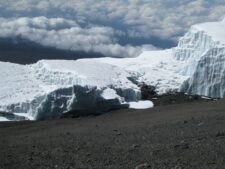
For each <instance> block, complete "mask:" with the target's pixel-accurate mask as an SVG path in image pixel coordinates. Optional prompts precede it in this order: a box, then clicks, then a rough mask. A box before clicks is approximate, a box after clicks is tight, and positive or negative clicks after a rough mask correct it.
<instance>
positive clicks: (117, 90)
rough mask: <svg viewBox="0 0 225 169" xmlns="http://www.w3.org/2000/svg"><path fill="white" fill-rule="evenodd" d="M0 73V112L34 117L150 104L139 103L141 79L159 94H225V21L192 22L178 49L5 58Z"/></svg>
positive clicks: (220, 95) (147, 104)
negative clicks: (26, 60) (23, 61)
mask: <svg viewBox="0 0 225 169" xmlns="http://www.w3.org/2000/svg"><path fill="white" fill-rule="evenodd" d="M0 77H1V81H0V88H1V90H0V112H6V113H9V114H10V113H14V114H16V115H17V116H18V115H21V116H24V117H26V118H28V119H34V120H40V119H47V118H52V117H55V116H60V115H62V114H63V113H65V112H68V111H78V112H82V113H90V112H94V113H96V112H97V113H98V112H104V111H109V110H112V109H118V108H123V107H127V108H128V107H131V108H133V107H134V106H136V107H139V108H141V107H142V108H143V105H144V107H145V108H147V107H151V106H152V103H151V102H147V103H143V102H140V104H139V105H138V102H137V101H140V99H141V92H140V88H139V84H142V83H145V84H147V85H153V86H155V87H156V89H157V91H158V93H159V94H162V93H166V92H169V91H183V92H186V93H190V94H199V95H204V96H210V97H225V21H221V22H211V23H203V24H198V25H194V26H192V27H191V29H190V30H189V31H188V32H187V33H186V34H185V35H184V37H182V38H181V39H180V40H179V44H178V46H177V47H176V48H173V49H168V50H163V51H145V52H143V53H142V54H141V55H140V56H138V57H136V58H123V59H118V58H96V59H80V60H77V61H66V60H61V61H59V60H52V61H49V60H42V61H39V62H38V63H36V64H33V65H25V66H24V65H17V64H12V63H4V62H0ZM136 102H137V103H136ZM0 116H1V115H0ZM2 118H3V117H2ZM4 118H5V117H4Z"/></svg>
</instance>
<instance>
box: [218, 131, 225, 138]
mask: <svg viewBox="0 0 225 169" xmlns="http://www.w3.org/2000/svg"><path fill="white" fill-rule="evenodd" d="M224 136H225V131H224V132H218V133H217V134H216V137H224Z"/></svg>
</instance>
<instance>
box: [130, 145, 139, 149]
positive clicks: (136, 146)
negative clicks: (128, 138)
mask: <svg viewBox="0 0 225 169" xmlns="http://www.w3.org/2000/svg"><path fill="white" fill-rule="evenodd" d="M138 147H140V145H138V144H133V145H132V146H131V148H132V149H135V148H138Z"/></svg>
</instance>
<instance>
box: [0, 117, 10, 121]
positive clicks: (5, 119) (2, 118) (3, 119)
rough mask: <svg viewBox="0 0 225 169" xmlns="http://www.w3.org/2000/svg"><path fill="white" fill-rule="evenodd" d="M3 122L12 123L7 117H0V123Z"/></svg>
mask: <svg viewBox="0 0 225 169" xmlns="http://www.w3.org/2000/svg"><path fill="white" fill-rule="evenodd" d="M3 121H10V120H9V119H7V118H5V117H0V122H3Z"/></svg>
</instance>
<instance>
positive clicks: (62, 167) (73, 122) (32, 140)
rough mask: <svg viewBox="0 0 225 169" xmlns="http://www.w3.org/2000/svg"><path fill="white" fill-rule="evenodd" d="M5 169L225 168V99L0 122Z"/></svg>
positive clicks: (0, 161)
mask: <svg viewBox="0 0 225 169" xmlns="http://www.w3.org/2000/svg"><path fill="white" fill-rule="evenodd" d="M0 169H225V100H219V101H208V102H193V103H182V104H179V105H177V104H174V105H167V106H165V105H164V106H158V107H156V108H153V109H148V110H119V111H115V112H110V113H107V114H104V115H100V116H89V117H82V118H75V119H69V118H68V119H66V118H65V119H57V120H51V121H40V122H10V123H0Z"/></svg>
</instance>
